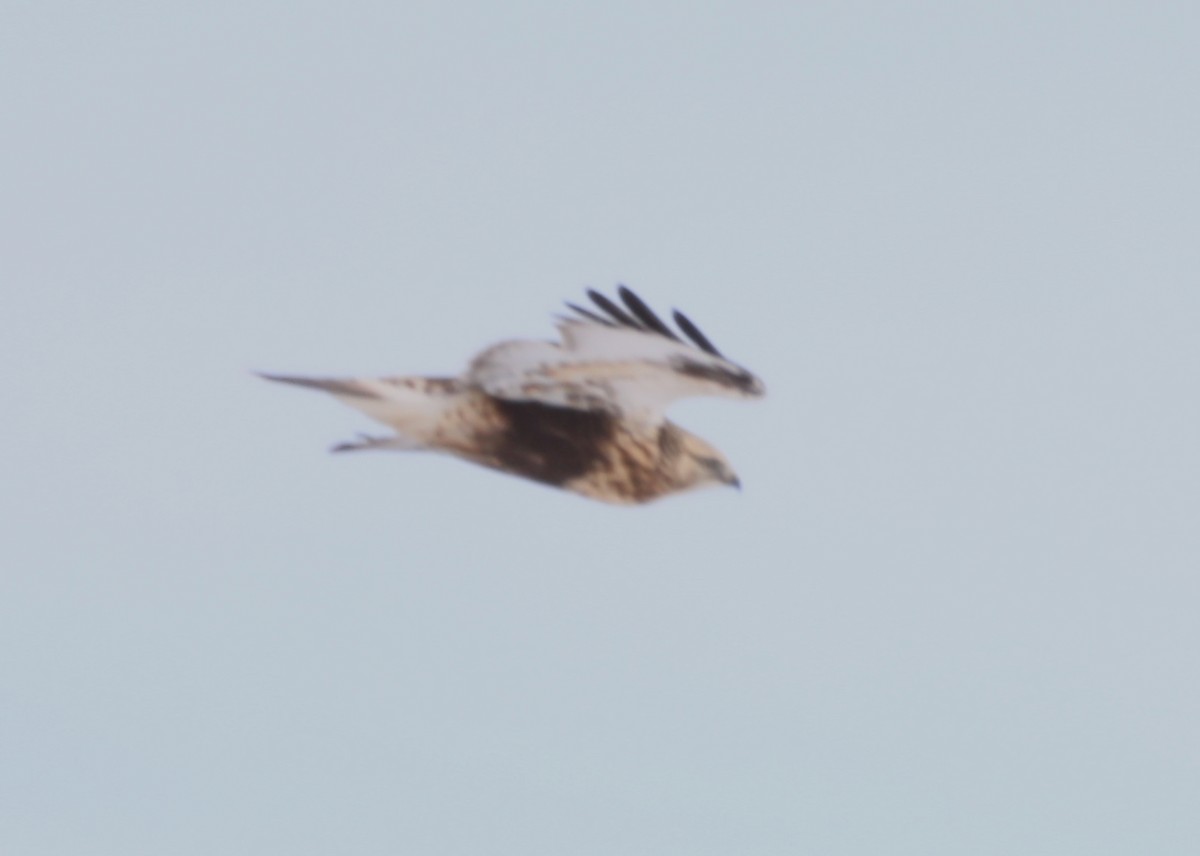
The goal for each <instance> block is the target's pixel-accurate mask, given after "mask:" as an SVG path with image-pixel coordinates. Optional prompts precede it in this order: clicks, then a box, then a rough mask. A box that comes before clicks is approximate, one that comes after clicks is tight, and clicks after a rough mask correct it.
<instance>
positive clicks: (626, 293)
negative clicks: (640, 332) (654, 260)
mask: <svg viewBox="0 0 1200 856" xmlns="http://www.w3.org/2000/svg"><path fill="white" fill-rule="evenodd" d="M617 294H619V295H620V296H621V300H623V301H624V302H625V305H626V306H628V307H629V311H630V312H632V313H633V314H634V315H635V316H636V317H637V319H638V321H640V322H642V325H643V326H644V327H646V329H648V330H653V331H654V332H655V333H658V334H659V335H660V336H666V337H667V338H668V339H674V340H675V341H676V342H679V341H681V340H680V338H679V337H678V336H677V335H675V331H674V330H672V329H671V328H670V327H668V326H667V325H666V324H664V323H663V322H662V319H661V318H659V317H658V316H657V315H655V314H654V310H652V309H651V308H650V307H649V306H647V305H646V304H645V302H644V301H643V300H642V299H641V298H640V297H638V296H637V295H636V294H634V293H633V292H632V291H630V290H629V289H628V288H626V287H625V286H623V285H621V286H618V287H617Z"/></svg>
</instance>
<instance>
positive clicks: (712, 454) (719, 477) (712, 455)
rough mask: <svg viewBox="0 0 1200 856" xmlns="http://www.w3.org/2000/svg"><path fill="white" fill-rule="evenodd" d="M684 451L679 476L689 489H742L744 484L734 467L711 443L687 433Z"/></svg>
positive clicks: (684, 438) (684, 440)
mask: <svg viewBox="0 0 1200 856" xmlns="http://www.w3.org/2000/svg"><path fill="white" fill-rule="evenodd" d="M682 451H683V454H682V455H681V456H680V459H679V468H680V473H679V475H680V476H681V477H682V478H681V481H682V482H683V484H684V485H686V486H687V487H705V486H707V485H719V484H723V485H729V486H730V487H736V488H738V489H739V490H740V489H741V487H742V483H741V482H740V481H739V480H738V477H737V473H735V472H734V471H733V465H732V464H730V463H729V460H728V459H727V458H726V457H725V456H724V455H722V454H721V452H720V451H719V450H717V449H716V448H715V447H714V446H713V445H712V444H711V443H708V442H706V441H704V440H701V439H700V438H699V437H697V436H695V435H694V434H686V433H685V434H684V435H683V450H682Z"/></svg>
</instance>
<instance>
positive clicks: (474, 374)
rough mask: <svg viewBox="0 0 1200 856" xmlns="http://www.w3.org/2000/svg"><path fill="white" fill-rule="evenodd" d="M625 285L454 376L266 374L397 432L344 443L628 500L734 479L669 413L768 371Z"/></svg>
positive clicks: (756, 387)
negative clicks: (554, 333) (733, 355)
mask: <svg viewBox="0 0 1200 856" xmlns="http://www.w3.org/2000/svg"><path fill="white" fill-rule="evenodd" d="M618 294H619V296H620V299H621V301H622V303H623V305H619V304H617V303H615V302H614V301H612V300H610V299H609V298H607V297H605V296H604V295H602V294H600V293H598V292H596V291H591V290H589V291H588V296H589V297H590V298H591V300H592V302H593V303H594V304H595V306H596V308H595V309H585V308H583V307H580V306H576V305H574V304H567V306H568V307H569V308H570V309H571V310H572V312H573V313H574V314H573V315H570V316H564V317H562V318H561V319H560V323H559V325H558V329H559V332H560V334H561V337H562V340H561V341H560V342H539V341H524V340H522V341H509V342H501V343H500V344H497V345H493V346H491V347H490V348H487V349H486V350H484V351H483V352H482V353H480V354H479V355H477V356H476V357H475V358H474V359H473V360H472V361H471V364H470V366H469V367H468V368H467V370H466V372H464V373H463V374H462V375H461V376H459V377H457V378H423V377H388V378H350V379H321V378H308V377H295V376H286V375H270V374H264V375H263V377H265V378H267V379H268V380H275V381H281V382H284V383H292V384H297V385H299V386H307V387H312V388H314V389H320V390H324V391H325V392H328V393H330V394H332V395H333V396H334V397H336V398H338V399H339V400H341V401H342V402H343V403H345V404H348V405H349V406H351V407H353V408H355V409H357V410H360V411H362V412H363V413H365V414H367V415H368V416H370V417H371V418H372V419H375V420H377V421H379V422H382V423H383V424H385V425H388V426H389V427H391V428H392V429H393V430H394V431H395V434H394V435H392V436H389V437H363V438H361V439H360V440H358V441H356V442H352V443H343V444H341V445H339V446H336V447H334V450H335V451H348V450H354V449H412V450H429V451H440V452H445V453H448V454H451V455H454V456H456V457H460V458H464V459H466V460H468V461H472V462H474V463H477V464H482V465H483V466H487V467H491V468H493V469H497V470H501V471H503V472H507V473H511V474H513V475H518V476H523V477H525V478H529V479H533V480H535V481H540V482H543V483H545V484H549V485H553V486H555V487H560V488H564V489H566V490H571V491H574V492H576V493H579V494H583V495H584V496H589V497H591V498H593V499H598V500H602V501H605V502H612V503H619V504H630V503H641V502H648V501H650V500H653V499H657V498H659V497H662V496H666V495H668V494H672V493H678V492H680V491H685V490H689V489H691V488H695V487H701V486H704V485H709V484H722V483H723V484H731V485H737V484H738V480H737V477H736V476H735V475H734V472H733V469H732V467H731V466H730V465H729V462H728V461H727V460H726V459H725V457H724V455H722V454H721V453H720V452H719V451H717V450H716V449H715V448H713V447H712V446H711V445H710V444H708V443H707V442H705V441H704V440H702V439H701V438H699V437H697V436H696V435H694V434H691V433H689V432H687V431H685V430H684V429H682V428H680V427H679V426H678V425H675V424H674V423H673V422H671V421H669V420H668V419H667V418H666V416H665V411H666V408H667V407H668V406H669V405H670V404H671V403H672V402H674V401H676V400H678V399H680V398H687V397H692V396H701V395H719V396H726V397H733V398H757V397H760V396H762V395H763V394H764V391H765V390H764V387H763V383H762V381H760V380H759V379H758V378H757V377H755V376H754V375H753V374H751V373H750V372H749V371H747V370H746V369H744V368H742V367H741V366H738V365H737V364H735V363H733V362H731V361H729V360H727V359H726V358H725V357H723V356H722V355H721V354H720V352H718V351H717V349H716V348H715V347H714V346H713V344H712V343H711V342H710V341H709V340H708V339H707V338H706V337H705V336H704V334H702V333H701V332H700V330H699V329H698V328H697V327H696V326H695V325H694V324H693V323H692V322H691V321H690V320H688V318H687V317H686V316H684V315H683V314H682V313H680V312H678V311H676V312H675V313H674V320H675V323H676V324H677V325H678V326H679V329H680V331H682V333H683V334H684V335H685V336H686V337H687V341H685V340H684V339H683V338H681V337H680V335H679V334H678V333H677V332H675V331H674V330H672V329H671V328H670V327H668V326H667V325H666V324H665V323H664V322H663V321H662V320H661V319H660V318H659V317H658V316H657V315H655V314H654V313H653V312H652V311H651V310H650V308H649V307H648V306H646V304H645V303H643V302H642V301H641V299H640V298H638V297H637V295H635V294H634V293H633V292H632V291H630V290H629V289H627V288H625V287H624V286H621V287H620V288H619V289H618Z"/></svg>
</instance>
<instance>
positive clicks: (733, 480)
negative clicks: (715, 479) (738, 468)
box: [725, 475, 742, 490]
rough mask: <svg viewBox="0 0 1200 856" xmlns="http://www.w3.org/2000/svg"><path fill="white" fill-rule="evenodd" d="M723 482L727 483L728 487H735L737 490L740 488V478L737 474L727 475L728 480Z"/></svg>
mask: <svg viewBox="0 0 1200 856" xmlns="http://www.w3.org/2000/svg"><path fill="white" fill-rule="evenodd" d="M725 484H727V485H729V486H730V487H736V488H737V489H738V490H741V489H742V480H741V479H739V478H738V477H737V476H732V475H731V476H730V477H729V480H728V481H726V482H725Z"/></svg>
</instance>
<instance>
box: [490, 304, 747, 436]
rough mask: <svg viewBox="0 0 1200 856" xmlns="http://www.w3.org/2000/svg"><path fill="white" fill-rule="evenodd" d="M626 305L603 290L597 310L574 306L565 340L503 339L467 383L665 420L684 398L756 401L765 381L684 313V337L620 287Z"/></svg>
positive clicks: (507, 394)
mask: <svg viewBox="0 0 1200 856" xmlns="http://www.w3.org/2000/svg"><path fill="white" fill-rule="evenodd" d="M617 293H618V295H619V296H620V298H621V301H622V303H623V304H624V306H621V305H618V304H617V303H615V302H614V301H612V300H610V299H609V298H607V297H605V296H604V295H603V294H600V293H599V292H596V291H591V290H589V291H588V297H590V298H591V299H592V302H593V303H594V304H595V305H596V309H595V310H593V309H585V308H583V307H580V306H575V305H574V304H570V303H568V304H567V306H568V307H569V308H570V309H572V310H573V311H574V312H575V313H576V315H575V316H570V317H563V318H562V319H561V323H560V324H559V331H560V333H561V334H562V342H561V343H557V342H529V341H513V342H502V343H500V344H498V345H494V346H492V347H491V348H488V349H487V350H485V351H484V352H483V353H481V354H479V356H477V357H476V358H475V359H474V360H473V361H472V362H471V366H470V368H469V369H468V372H467V380H468V382H470V383H473V384H475V385H476V386H478V387H479V388H481V389H482V390H483V391H484V392H486V393H487V394H489V395H493V396H496V397H497V398H503V399H508V400H513V401H537V402H541V403H543V404H552V405H555V406H558V407H570V408H575V409H580V410H603V411H606V412H609V413H613V414H614V415H618V416H620V417H622V418H626V419H633V420H639V421H643V422H647V423H651V424H658V423H659V422H661V421H662V419H663V411H664V410H665V409H666V408H667V406H669V405H670V404H671V402H673V401H676V400H678V399H680V398H689V397H692V396H702V395H717V396H726V397H733V398H755V397H758V396H761V395H763V393H764V391H765V390H764V387H763V383H762V381H761V380H759V379H758V378H757V377H755V376H754V375H753V374H751V373H750V372H749V371H747V370H746V369H744V368H742V367H741V366H739V365H737V364H736V363H733V362H731V361H730V360H727V359H725V357H723V356H722V355H721V354H720V352H719V351H717V349H716V348H715V347H714V346H713V344H712V342H710V341H709V340H708V339H707V338H706V337H705V336H704V334H703V333H701V332H700V330H699V329H698V328H697V327H696V325H695V324H693V323H692V322H691V321H689V320H688V319H687V317H686V316H685V315H683V314H682V313H680V312H675V314H674V318H675V323H676V324H678V325H679V329H680V330H681V331H682V332H683V334H684V335H685V336H687V337H688V339H689V340H690V342H689V341H684V340H683V339H682V338H680V336H679V335H678V334H677V333H676V332H675V331H674V330H672V329H671V328H670V327H668V326H667V325H666V324H665V323H664V322H663V321H662V319H660V318H659V317H658V316H657V315H655V314H654V313H653V312H652V311H651V310H650V307H648V306H647V305H646V304H645V303H643V302H642V300H641V299H640V298H639V297H638V296H637V295H636V294H634V293H633V292H632V291H630V290H629V289H628V288H625V287H624V286H621V287H620V288H619V289H618V292H617Z"/></svg>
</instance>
